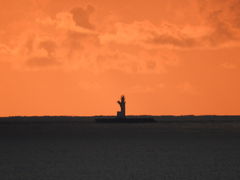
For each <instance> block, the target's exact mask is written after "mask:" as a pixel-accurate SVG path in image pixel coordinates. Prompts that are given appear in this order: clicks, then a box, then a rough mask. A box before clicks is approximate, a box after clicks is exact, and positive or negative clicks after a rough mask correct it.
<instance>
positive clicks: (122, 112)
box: [96, 95, 155, 123]
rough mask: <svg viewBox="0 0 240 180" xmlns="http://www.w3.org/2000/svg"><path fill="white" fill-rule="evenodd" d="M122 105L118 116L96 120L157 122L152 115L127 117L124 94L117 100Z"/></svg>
mask: <svg viewBox="0 0 240 180" xmlns="http://www.w3.org/2000/svg"><path fill="white" fill-rule="evenodd" d="M117 103H118V104H119V106H120V111H118V112H117V116H116V117H113V118H112V117H111V118H106V117H98V118H96V122H98V123H153V122H155V120H154V118H152V117H127V116H126V100H125V96H124V95H122V96H121V98H120V100H119V101H117Z"/></svg>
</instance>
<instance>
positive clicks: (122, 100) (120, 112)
mask: <svg viewBox="0 0 240 180" xmlns="http://www.w3.org/2000/svg"><path fill="white" fill-rule="evenodd" d="M117 103H118V104H119V105H120V108H121V111H118V112H117V117H119V118H125V112H126V106H125V104H126V101H125V97H124V96H122V97H121V101H118V102H117Z"/></svg>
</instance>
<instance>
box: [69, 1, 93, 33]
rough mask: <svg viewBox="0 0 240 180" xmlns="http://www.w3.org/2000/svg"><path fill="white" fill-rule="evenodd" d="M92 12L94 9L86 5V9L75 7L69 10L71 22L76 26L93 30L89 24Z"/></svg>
mask: <svg viewBox="0 0 240 180" xmlns="http://www.w3.org/2000/svg"><path fill="white" fill-rule="evenodd" d="M93 12H94V7H93V6H91V5H88V6H87V8H85V9H84V8H81V7H76V8H74V9H72V10H71V13H72V15H73V20H74V21H75V23H76V24H77V25H78V26H81V27H84V28H87V29H94V26H93V25H92V24H91V22H90V15H91V14H92V13H93Z"/></svg>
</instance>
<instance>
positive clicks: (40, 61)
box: [26, 57, 59, 68]
mask: <svg viewBox="0 0 240 180" xmlns="http://www.w3.org/2000/svg"><path fill="white" fill-rule="evenodd" d="M26 64H27V66H29V67H33V68H36V67H37V68H39V67H40V68H42V67H43V68H44V67H51V66H55V65H58V64H59V63H58V62H57V61H56V60H55V59H53V58H50V57H33V58H30V59H28V60H27V61H26Z"/></svg>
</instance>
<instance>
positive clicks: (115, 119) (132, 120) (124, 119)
mask: <svg viewBox="0 0 240 180" xmlns="http://www.w3.org/2000/svg"><path fill="white" fill-rule="evenodd" d="M95 121H96V122H97V123H154V122H156V121H155V120H154V118H152V117H98V118H96V119H95Z"/></svg>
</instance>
